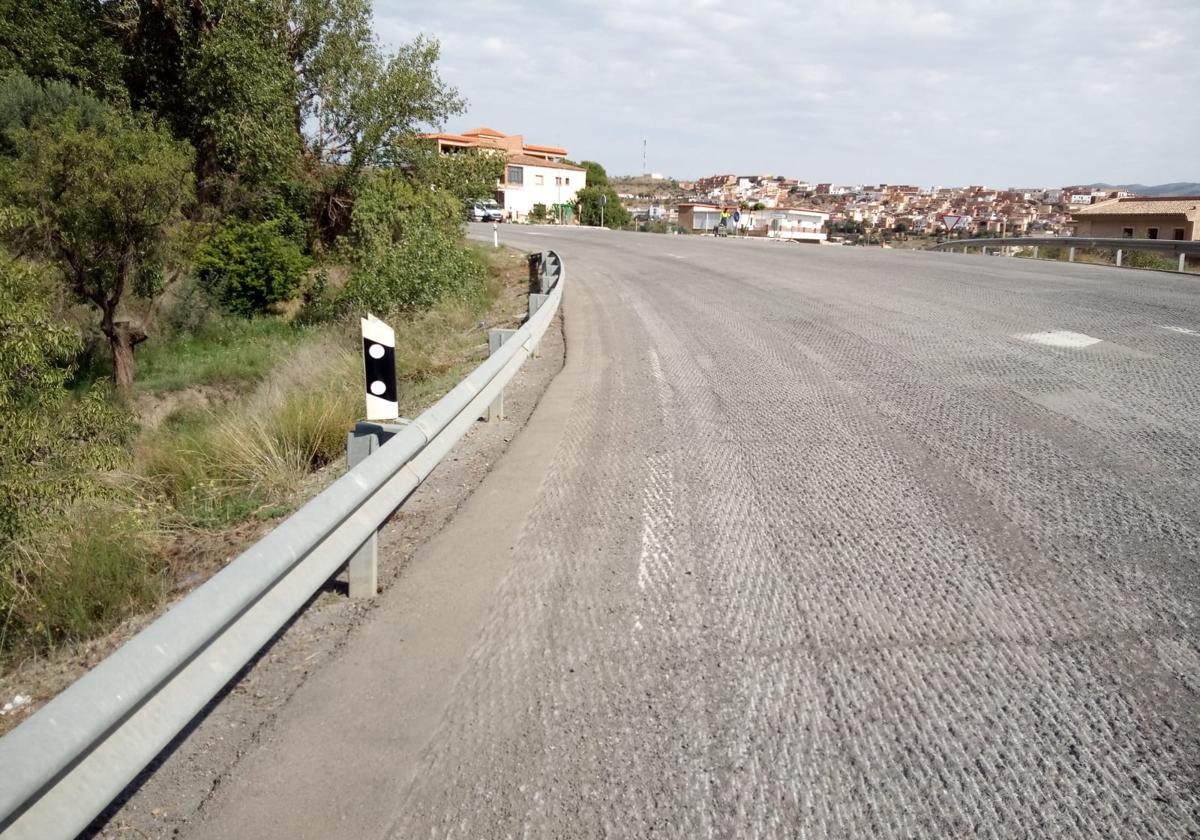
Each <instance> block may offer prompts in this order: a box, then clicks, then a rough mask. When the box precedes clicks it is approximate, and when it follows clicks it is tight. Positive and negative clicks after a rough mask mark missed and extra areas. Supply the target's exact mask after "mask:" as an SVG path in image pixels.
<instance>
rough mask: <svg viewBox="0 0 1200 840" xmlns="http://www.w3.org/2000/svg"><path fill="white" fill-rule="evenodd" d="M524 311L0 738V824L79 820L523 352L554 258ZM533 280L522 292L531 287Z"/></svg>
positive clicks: (389, 504) (378, 516) (252, 647)
mask: <svg viewBox="0 0 1200 840" xmlns="http://www.w3.org/2000/svg"><path fill="white" fill-rule="evenodd" d="M540 271H541V276H540V282H539V283H538V284H536V285H538V286H539V288H537V290H536V292H535V293H533V294H531V295H530V306H529V317H528V319H527V320H526V321H525V323H524V324H523V325H522V326H521V328H520V329H518V330H516V331H515V332H514V333H513V334H512V335H511V336H508V335H506V336H505V338H506V339H507V340H504V341H503V342H502V343H498V346H495V347H493V352H492V355H491V356H490V357H489V358H488V359H487V361H485V362H483V363H482V364H481V365H479V367H477V368H476V369H475V370H474V371H473V372H472V373H471V374H470V375H469V376H468V377H467V378H466V379H464V380H463V381H462V382H460V383H459V384H458V385H457V386H456V387H455V388H454V389H453V390H452V391H450V393H448V394H446V396H444V397H442V399H440V400H438V402H437V403H436V404H434V405H433V406H432V407H431V408H429V409H428V410H427V411H425V412H424V413H423V414H422V415H421V416H420V417H418V418H416V419H415V420H413V421H412V422H411V423H408V424H407V425H405V426H404V428H403V429H401V430H400V431H398V432H397V433H396V434H395V435H394V436H393V437H391V438H390V439H389V440H388V441H387V443H385V444H383V445H382V446H380V447H379V449H378V451H376V452H374V453H373V454H371V455H370V457H367V458H365V459H364V460H362V461H361V463H358V464H357V465H356V466H353V467H352V468H351V469H350V470H349V471H348V472H347V473H346V474H345V475H343V476H342V477H341V478H339V479H338V480H337V481H335V482H334V483H333V484H331V485H330V486H329V487H327V488H326V489H325V490H324V491H323V492H321V493H320V494H319V495H317V496H316V497H315V498H314V499H312V501H310V502H308V503H307V504H306V505H304V506H303V507H302V508H300V509H299V510H298V511H296V512H295V513H294V514H292V515H291V516H290V517H288V519H287V520H286V521H284V522H283V523H281V524H280V525H279V526H278V527H276V528H275V529H274V530H272V531H271V532H270V533H268V534H267V535H266V536H265V537H263V538H262V539H261V540H259V541H258V542H257V543H255V544H254V545H252V546H251V547H250V548H248V549H247V550H246V551H244V552H242V554H241V555H239V556H238V557H237V558H236V559H234V560H233V561H232V562H230V563H229V565H227V566H226V567H225V568H224V569H222V570H221V571H220V572H218V573H217V574H215V575H214V576H213V577H212V578H211V579H209V580H208V581H207V582H206V583H204V584H203V585H201V586H200V587H198V588H197V589H195V590H194V591H193V592H192V593H191V594H189V595H188V596H187V597H186V598H184V599H183V600H182V601H180V602H179V603H178V604H177V605H176V606H174V607H172V608H171V609H170V610H168V611H167V612H166V613H164V614H163V615H162V616H161V617H159V618H158V619H157V620H156V621H155V622H154V623H152V624H151V625H150V626H148V627H147V628H146V629H144V630H142V631H141V632H140V633H138V634H137V635H136V636H134V637H133V638H132V639H130V640H129V641H128V642H126V643H125V644H124V645H122V646H121V647H120V648H118V649H117V650H116V651H115V652H114V653H113V654H112V655H111V656H109V657H108V658H107V659H105V660H104V661H103V662H101V663H100V664H99V665H97V666H96V667H95V668H93V669H92V670H91V671H89V672H88V673H87V674H85V675H84V676H83V677H81V678H80V679H79V680H77V681H76V682H75V683H74V684H72V685H71V686H69V687H68V688H67V689H66V690H64V691H63V692H62V693H61V694H59V695H58V696H57V697H55V698H54V699H53V700H51V701H50V702H49V703H47V704H46V705H45V706H44V707H43V708H41V709H39V710H38V711H37V712H36V713H35V714H34V715H33V716H31V717H30V718H29V719H28V720H26V721H25V722H24V723H22V724H21V725H20V726H18V727H17V728H16V729H14V730H13V731H12V732H10V733H8V735H6V736H5V737H4V738H2V739H0V768H3V771H2V772H0V835H2V836H3V838H4V840H18V839H19V840H52V839H53V838H71V837H75V836H76V835H77V834H78V833H79V832H81V831H82V830H83V829H85V828H86V827H87V826H88V825H89V823H91V821H92V820H93V819H95V817H96V815H97V814H99V813H100V812H101V811H103V810H104V809H105V808H106V807H107V806H108V805H109V803H111V802H112V801H113V800H114V799H115V798H116V797H117V795H118V794H120V793H121V791H122V790H124V789H125V787H126V786H127V785H128V784H129V783H130V782H131V781H133V780H134V779H135V778H136V777H137V776H138V774H139V773H141V772H142V770H143V769H145V767H146V766H147V765H148V764H149V763H150V762H151V761H153V760H154V758H155V757H156V756H157V755H158V754H159V753H160V752H161V751H162V750H163V749H164V748H165V747H166V746H167V745H168V744H170V742H171V740H172V739H173V738H174V737H175V736H176V735H177V734H178V733H179V732H180V731H181V730H183V728H184V727H186V726H187V725H188V724H189V723H190V722H191V721H192V720H193V719H194V718H195V717H196V715H197V714H199V713H200V712H201V711H202V710H203V709H204V707H205V706H206V705H207V704H208V703H209V701H210V700H212V698H213V697H215V696H216V695H217V693H218V692H220V691H221V689H222V688H224V687H225V685H226V684H227V683H228V682H229V681H230V680H231V679H232V678H233V677H234V676H236V675H237V673H238V672H239V671H240V670H241V669H242V668H243V667H244V666H245V665H246V663H247V662H249V661H250V660H251V659H252V658H253V657H254V656H255V655H256V654H257V653H258V652H259V651H260V650H261V649H262V648H263V646H264V645H266V644H267V643H268V642H269V641H270V640H271V639H272V638H273V637H274V636H275V634H276V633H277V632H278V631H279V629H280V628H281V627H283V626H284V624H286V623H287V621H288V620H289V619H290V618H291V617H292V616H293V615H295V614H296V612H298V611H299V610H300V609H301V608H302V607H303V606H304V604H305V603H307V602H308V600H309V598H311V597H312V595H313V593H314V592H316V591H317V590H318V589H319V588H320V587H321V586H322V585H323V584H324V583H325V582H326V581H327V580H329V579H330V578H331V577H333V576H334V575H335V574H337V573H338V571H339V570H340V569H341V568H342V567H343V566H345V565H346V564H347V562H348V561H349V560H350V558H351V557H352V556H353V555H355V553H356V552H358V551H359V549H360V548H361V547H362V546H363V545H364V544H365V543H368V542H369V541H370V540H372V539H374V535H375V532H376V531H377V530H378V528H379V527H380V525H381V524H382V523H383V522H384V520H386V519H387V518H388V517H389V516H390V515H391V514H392V513H393V512H394V511H395V510H396V509H397V508H398V507H400V505H401V504H402V503H403V502H404V500H405V499H406V498H407V497H408V495H409V494H410V493H412V491H413V490H415V489H416V487H417V486H418V485H419V484H420V483H421V482H422V481H423V480H424V479H425V477H426V476H428V475H429V473H430V472H432V471H433V468H434V467H435V466H437V464H438V462H439V461H440V460H441V459H442V458H443V457H444V456H445V454H446V453H447V452H448V451H449V450H450V449H451V447H453V446H454V444H455V443H457V442H458V441H459V440H460V439H461V438H462V436H463V435H464V434H465V433H466V431H467V430H468V429H469V428H470V427H471V426H472V425H473V424H474V423H475V422H477V421H478V420H479V418H480V417H481V416H483V415H488V414H489V413H490V411H491V410H492V409H491V407H492V406H493V405H494V403H495V402H496V401H497V400H498V399H500V398H501V397H502V394H503V389H504V386H505V385H506V384H508V382H509V381H510V380H511V379H512V377H513V376H514V375H515V374H516V372H517V371H518V370H519V369H520V368H521V365H522V364H523V363H524V361H525V359H526V358H528V357H529V356H530V355H532V354H534V353H535V352H536V350H537V346H538V342H539V340H540V339H541V337H542V335H543V334H544V333H545V331H546V328H547V327H548V326H549V325H550V322H551V321H552V320H553V318H554V315H555V313H556V312H557V311H558V308H559V304H560V302H561V301H562V294H563V284H564V280H565V274H566V271H565V267H564V266H563V262H562V260H561V258H559V256H558V254H556V253H555V252H554V251H549V252H547V253H546V255H545V259H543V260H541V269H540ZM531 291H532V290H531Z"/></svg>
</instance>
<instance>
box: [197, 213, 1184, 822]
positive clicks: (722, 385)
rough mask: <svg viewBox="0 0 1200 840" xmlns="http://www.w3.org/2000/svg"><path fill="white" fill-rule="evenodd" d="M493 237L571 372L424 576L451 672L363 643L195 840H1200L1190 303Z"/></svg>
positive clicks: (830, 263)
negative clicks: (455, 566)
mask: <svg viewBox="0 0 1200 840" xmlns="http://www.w3.org/2000/svg"><path fill="white" fill-rule="evenodd" d="M473 235H476V236H480V237H486V238H488V239H490V238H491V231H490V229H485V228H483V227H478V228H476V229H475V230H474V231H473ZM501 236H502V240H503V241H505V242H506V243H508V244H513V245H516V246H517V247H520V248H523V249H526V250H541V249H544V248H547V247H554V248H555V249H556V250H558V251H559V252H560V253H561V254H562V255H563V257H564V259H565V262H566V264H567V270H568V278H569V286H568V290H567V299H566V304H565V318H566V331H567V363H566V367H565V368H564V370H563V372H562V373H561V374H560V375H559V378H558V379H556V380H555V382H554V383H553V384H552V385H551V387H550V390H549V391H548V392H547V394H546V396H545V398H544V400H543V404H542V405H541V406H540V407H539V408H538V410H537V411H536V412H535V413H534V417H533V419H532V420H531V423H530V425H529V426H528V427H527V428H526V429H525V431H524V432H522V434H521V436H520V437H519V438H518V441H517V442H516V443H517V444H520V446H516V445H514V449H513V450H511V451H510V452H509V454H508V455H506V456H505V459H504V461H502V462H501V464H500V465H499V466H498V468H497V471H496V472H495V473H494V474H493V475H492V476H489V479H488V482H493V484H492V486H491V487H488V484H487V482H485V486H484V488H481V491H480V492H479V493H478V494H477V496H479V499H478V500H473V501H477V504H476V506H475V507H474V508H472V507H470V506H468V507H467V508H465V509H464V510H463V511H462V512H461V513H460V515H459V516H458V517H457V518H456V520H455V521H454V523H452V525H451V526H450V527H449V528H448V529H447V531H445V532H443V534H442V535H441V537H440V538H439V540H440V542H439V546H437V547H435V553H437V554H438V556H440V557H443V558H445V561H444V562H446V563H451V562H452V561H453V562H457V563H459V564H460V565H461V568H460V569H459V571H458V572H455V574H457V575H459V578H457V580H459V581H461V582H466V581H470V582H473V584H474V585H473V588H470V591H469V592H466V594H461V595H460V593H459V591H458V587H457V586H456V585H455V583H454V580H449V581H448V583H447V585H445V586H442V587H441V588H440V589H438V591H436V592H433V593H432V594H429V593H427V595H426V602H425V603H424V605H423V609H424V610H425V613H426V614H428V615H429V616H431V617H430V618H429V619H428V622H433V624H428V623H423V624H422V625H421V626H422V627H425V628H426V631H427V633H428V634H430V635H432V636H434V637H435V638H436V639H437V640H440V643H441V644H443V647H444V648H445V650H444V652H443V654H442V659H441V660H440V668H441V670H440V671H439V673H440V674H441V676H439V677H437V678H436V679H434V678H433V677H430V676H429V674H428V673H427V669H425V668H423V667H422V666H420V665H418V664H413V662H414V661H415V660H410V659H406V657H411V656H413V655H414V654H413V651H412V650H411V649H412V648H413V647H414V643H413V640H412V637H411V634H409V633H407V632H404V633H402V632H400V631H399V630H396V631H390V630H385V629H381V630H379V631H378V632H376V633H374V634H372V633H370V632H368V633H366V634H364V637H363V638H361V639H358V640H356V641H354V642H351V644H350V645H348V648H350V650H348V651H347V653H346V657H345V659H346V661H347V665H346V668H345V670H344V671H342V672H339V673H333V674H329V675H327V676H326V675H322V677H324V678H325V685H324V687H323V688H322V687H320V685H318V686H317V687H316V688H314V689H313V690H312V691H310V692H308V694H306V695H304V696H300V697H297V698H296V700H295V701H294V702H293V704H296V703H299V704H300V706H301V708H303V709H304V710H305V712H304V715H303V718H304V720H305V721H306V722H305V723H304V724H303V725H301V722H300V717H297V716H296V715H293V717H292V718H289V717H288V716H287V715H284V716H282V717H281V719H280V723H279V726H278V728H277V734H276V736H275V738H274V740H273V742H272V743H271V744H268V745H266V746H265V747H264V751H265V752H264V756H265V758H263V759H262V760H260V761H258V762H255V761H249V762H246V763H245V766H244V767H243V768H242V769H241V770H240V771H239V773H241V774H243V775H246V774H254V773H266V774H267V775H268V776H272V775H273V776H274V777H273V778H263V779H254V778H249V777H246V778H241V779H239V778H237V776H238V774H237V773H235V778H234V780H233V781H232V782H231V783H230V785H229V787H230V790H229V791H228V792H226V793H225V794H223V795H222V797H221V798H219V799H217V800H215V801H214V803H213V806H214V807H213V813H212V818H213V819H212V821H211V822H210V824H209V825H208V826H207V833H208V836H235V834H239V835H240V836H256V837H262V836H269V835H271V834H272V829H273V828H274V829H275V830H276V832H275V833H278V834H284V833H285V831H284V829H283V828H281V826H290V828H288V829H287V831H291V832H293V833H292V834H291V835H289V836H312V837H328V836H356V837H359V836H381V837H395V838H410V837H414V838H415V837H428V838H503V837H570V838H589V837H649V836H662V837H678V838H700V837H805V838H844V837H870V838H877V837H886V838H891V837H897V838H898V837H965V836H972V837H976V836H977V837H995V838H1016V837H1080V838H1096V837H1122V838H1130V837H1189V836H1191V837H1194V836H1197V835H1200V702H1198V701H1200V694H1198V692H1200V634H1198V630H1197V628H1198V627H1200V623H1198V619H1200V615H1198V613H1200V578H1198V576H1197V558H1198V557H1200V493H1198V492H1197V491H1198V489H1200V488H1198V486H1197V485H1198V478H1200V411H1198V410H1197V409H1198V406H1200V402H1198V400H1200V279H1194V278H1193V279H1189V278H1181V277H1178V276H1174V275H1169V274H1161V273H1151V272H1144V271H1121V270H1116V269H1111V268H1101V267H1089V266H1084V265H1051V264H1046V263H1033V262H1029V261H1021V260H1015V259H1003V258H994V257H981V256H978V255H955V254H923V253H907V252H897V251H881V250H866V249H851V248H837V247H816V246H800V245H784V244H779V243H766V242H738V241H731V240H716V239H711V238H699V237H668V236H652V235H635V234H620V233H610V232H602V231H596V230H566V231H561V232H560V231H556V230H555V229H553V228H540V229H533V230H530V229H524V228H516V227H512V226H503V227H502V228H501ZM506 464H507V471H506ZM493 480H494V481H493ZM502 482H503V483H502ZM489 493H490V494H491V495H489ZM489 499H491V500H492V501H488V500H489ZM489 517H492V518H493V519H494V521H488V520H489ZM439 562H441V561H439ZM433 567H436V568H442V567H441V566H439V565H437V564H434V566H433ZM447 574H449V572H447ZM464 604H467V605H468V606H467V607H464ZM468 607H469V608H468ZM439 616H441V618H439ZM383 620H384V619H381V621H383ZM394 620H395V621H399V619H394ZM438 621H441V622H443V624H444V627H445V629H436V628H437V627H440V626H442V625H438V624H437V622H438ZM385 626H386V622H385ZM430 628H433V629H430ZM356 645H357V646H358V647H359V648H362V650H359V651H355V650H354V649H353V648H354V647H355V646H356ZM319 682H320V681H319V680H318V683H319ZM372 685H374V686H375V687H374V688H373V689H372V688H370V686H372ZM354 686H357V687H354ZM363 686H367V687H366V688H364V687H363ZM401 693H403V697H400V696H399V695H400V694H401ZM298 714H299V713H297V715H298ZM321 720H326V721H328V727H329V728H330V729H331V730H332V731H333V735H331V734H330V732H328V731H327V732H325V733H324V734H323V735H322V736H321V738H322V739H323V740H320V743H319V744H318V745H316V746H314V745H313V738H314V737H315V736H314V729H319V728H320V724H319V723H315V722H316V721H321ZM343 743H344V744H347V745H349V746H347V747H346V748H343V749H339V747H338V745H339V744H343ZM371 744H376V745H380V746H379V747H378V749H375V750H374V751H372V749H371ZM368 755H369V758H368V757H366V756H368ZM306 762H307V763H310V764H311V765H312V766H311V767H309V768H308V769H305V768H304V767H302V766H301V765H304V764H305V763H306ZM256 768H258V769H256ZM264 768H274V769H273V770H267V769H264ZM364 768H365V769H364ZM321 779H325V780H326V781H327V783H324V784H323V783H321ZM338 780H341V781H340V782H339V781H338ZM339 784H341V787H340V788H339V787H338V785H339ZM364 785H365V786H368V787H369V788H370V790H371V794H370V796H364V797H360V799H359V800H357V801H356V802H354V804H353V805H352V806H350V805H347V794H346V792H345V791H346V789H347V788H349V787H352V786H364ZM368 812H369V813H368ZM297 826H299V828H297ZM338 826H341V827H342V828H341V829H340V830H339V828H338ZM238 829H240V830H241V831H238ZM297 831H298V832H299V833H298V834H297V833H295V832H297ZM200 833H201V834H203V832H200Z"/></svg>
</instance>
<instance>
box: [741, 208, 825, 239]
mask: <svg viewBox="0 0 1200 840" xmlns="http://www.w3.org/2000/svg"><path fill="white" fill-rule="evenodd" d="M828 222H829V214H828V213H826V212H824V211H822V210H810V209H808V208H776V209H771V210H754V211H751V212H749V213H747V214H746V215H744V216H743V217H742V220H741V223H740V224H741V225H742V226H744V227H745V229H746V233H747V234H749V235H750V236H765V237H767V238H769V239H793V240H795V241H797V242H823V241H824V240H825V239H826V233H825V225H826V224H827V223H828Z"/></svg>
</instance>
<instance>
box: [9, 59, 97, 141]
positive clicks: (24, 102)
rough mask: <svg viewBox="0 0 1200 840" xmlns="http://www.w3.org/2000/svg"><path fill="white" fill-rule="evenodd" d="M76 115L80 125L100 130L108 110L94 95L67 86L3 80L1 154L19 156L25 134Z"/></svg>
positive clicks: (16, 76)
mask: <svg viewBox="0 0 1200 840" xmlns="http://www.w3.org/2000/svg"><path fill="white" fill-rule="evenodd" d="M68 113H71V114H74V115H75V118H76V119H77V120H78V122H79V124H80V125H83V126H87V127H96V126H99V125H100V124H101V123H102V122H103V121H104V120H105V119H106V118H107V116H108V108H107V107H106V106H105V105H104V103H102V102H101V101H100V100H98V99H96V98H95V97H94V96H92V95H91V94H88V93H85V92H84V91H82V90H80V89H79V88H77V87H74V86H73V85H70V84H68V83H66V82H59V81H48V82H41V83H39V82H35V81H33V79H30V78H29V77H28V76H26V75H25V74H23V73H9V74H7V75H3V76H0V154H3V155H7V156H12V155H14V154H17V153H18V146H17V142H16V141H17V139H18V138H19V137H20V136H21V134H20V132H21V131H22V130H28V129H31V128H33V127H34V125H36V124H38V123H42V122H46V121H53V120H55V119H59V118H62V117H64V116H65V115H67V114H68Z"/></svg>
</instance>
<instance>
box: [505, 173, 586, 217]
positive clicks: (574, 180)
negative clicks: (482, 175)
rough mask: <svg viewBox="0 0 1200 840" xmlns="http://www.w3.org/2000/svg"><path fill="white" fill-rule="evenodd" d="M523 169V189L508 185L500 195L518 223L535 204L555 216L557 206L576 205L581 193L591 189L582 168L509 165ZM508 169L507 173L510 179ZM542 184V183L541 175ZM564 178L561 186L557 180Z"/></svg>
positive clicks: (506, 208) (506, 184)
mask: <svg viewBox="0 0 1200 840" xmlns="http://www.w3.org/2000/svg"><path fill="white" fill-rule="evenodd" d="M509 165H510V166H520V167H521V168H522V169H523V170H525V171H524V183H523V184H522V185H521V186H519V187H518V186H515V185H513V184H509V183H505V184H504V185H503V186H502V187H501V188H500V192H501V194H502V196H503V201H501V204H502V205H503V207H504V209H505V210H508V211H510V212H511V213H512V214H513V217H514V221H523V220H524V219H525V217H526V216H527V215H529V212H530V211H531V210H533V206H534V205H535V204H544V205H546V212H547V213H551V212H553V211H552V208H553V206H554V205H555V204H574V203H575V199H576V197H577V196H578V195H579V191H580V190H581V189H583V188H584V187H585V186H587V172H586V171H585V170H582V169H557V168H554V167H549V166H534V165H532V164H527V163H526V164H509ZM507 173H508V170H507V169H506V170H505V177H506V179H507ZM539 175H540V176H541V181H542V182H541V183H540V184H539V183H538V176H539ZM556 178H561V179H562V182H561V183H556V182H555V179H556Z"/></svg>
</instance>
